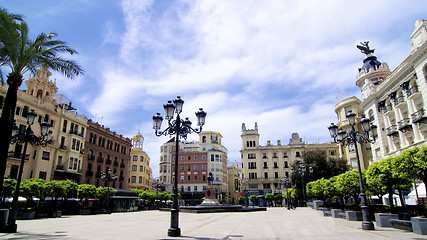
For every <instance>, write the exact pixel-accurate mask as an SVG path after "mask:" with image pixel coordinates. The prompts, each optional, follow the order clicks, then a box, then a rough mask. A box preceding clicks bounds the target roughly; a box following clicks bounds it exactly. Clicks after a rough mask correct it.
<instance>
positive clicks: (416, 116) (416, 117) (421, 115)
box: [411, 108, 427, 123]
mask: <svg viewBox="0 0 427 240" xmlns="http://www.w3.org/2000/svg"><path fill="white" fill-rule="evenodd" d="M411 117H412V122H413V123H420V122H423V121H424V120H426V119H427V116H426V115H425V112H424V108H421V109H420V110H418V111H416V112H414V113H413V114H412V115H411Z"/></svg>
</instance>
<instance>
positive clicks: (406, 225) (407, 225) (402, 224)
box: [390, 219, 412, 232]
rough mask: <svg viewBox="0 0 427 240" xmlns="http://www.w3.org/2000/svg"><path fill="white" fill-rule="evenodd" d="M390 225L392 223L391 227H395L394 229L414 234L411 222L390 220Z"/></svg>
mask: <svg viewBox="0 0 427 240" xmlns="http://www.w3.org/2000/svg"><path fill="white" fill-rule="evenodd" d="M390 223H391V226H393V228H397V229H402V230H406V231H409V232H412V222H411V220H400V219H390Z"/></svg>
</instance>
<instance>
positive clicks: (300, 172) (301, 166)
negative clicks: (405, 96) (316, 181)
mask: <svg viewBox="0 0 427 240" xmlns="http://www.w3.org/2000/svg"><path fill="white" fill-rule="evenodd" d="M308 171H309V172H310V173H313V168H312V167H309V168H308ZM306 172H307V168H306V167H305V165H304V163H303V162H300V163H299V166H298V171H295V168H294V167H292V168H291V173H296V174H297V175H298V176H301V182H302V196H303V205H304V206H305V204H306V196H305V183H304V177H305V174H306Z"/></svg>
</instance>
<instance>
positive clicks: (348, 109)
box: [335, 96, 373, 170]
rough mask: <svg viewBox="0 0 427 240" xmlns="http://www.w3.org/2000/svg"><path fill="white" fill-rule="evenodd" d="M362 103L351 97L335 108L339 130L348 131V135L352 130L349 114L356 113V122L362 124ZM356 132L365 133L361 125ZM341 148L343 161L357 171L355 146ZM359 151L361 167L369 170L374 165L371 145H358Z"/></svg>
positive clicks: (357, 126) (340, 146) (356, 128)
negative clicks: (370, 165) (345, 160)
mask: <svg viewBox="0 0 427 240" xmlns="http://www.w3.org/2000/svg"><path fill="white" fill-rule="evenodd" d="M361 103H362V101H360V99H358V98H357V97H354V96H353V97H349V98H346V99H343V100H341V101H340V102H338V103H337V104H336V106H335V112H336V113H337V117H338V123H337V126H338V128H339V129H341V130H344V131H346V132H347V133H348V132H349V131H350V130H351V126H350V124H349V123H348V120H347V114H349V113H355V114H356V122H357V123H358V122H360V120H362V119H363V117H364V113H363V111H362V110H361V108H360V104H361ZM354 127H355V130H356V131H358V132H360V133H363V129H362V126H361V125H360V124H356V125H355V126H354ZM338 146H339V157H340V158H343V159H347V162H348V164H349V165H350V167H351V168H354V169H357V158H356V151H355V150H356V149H355V146H354V145H351V146H347V147H346V146H343V145H341V144H339V145H338ZM357 148H358V149H357V150H358V152H359V160H360V163H361V164H360V167H361V168H362V170H364V169H368V166H369V164H371V163H372V160H373V159H372V153H371V144H370V143H363V144H357Z"/></svg>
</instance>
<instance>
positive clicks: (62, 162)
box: [52, 95, 89, 183]
mask: <svg viewBox="0 0 427 240" xmlns="http://www.w3.org/2000/svg"><path fill="white" fill-rule="evenodd" d="M54 98H55V99H56V102H57V111H58V112H59V114H60V117H61V119H60V129H59V131H58V132H59V134H58V137H57V139H58V143H59V149H58V154H57V155H58V156H57V158H56V161H55V164H54V171H53V173H54V174H53V178H52V179H54V180H65V179H70V180H71V181H73V182H76V183H80V179H81V175H82V165H83V158H84V150H85V139H86V138H85V134H86V131H87V128H88V126H89V125H88V123H87V118H86V116H84V115H78V114H77V111H76V109H75V108H73V107H72V104H71V101H70V100H68V99H67V98H66V97H64V96H62V95H55V96H54Z"/></svg>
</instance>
